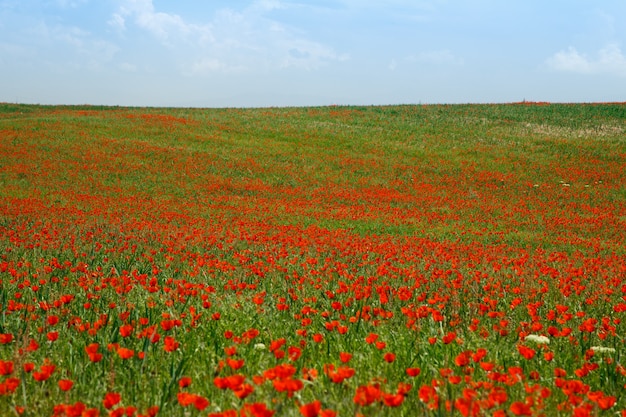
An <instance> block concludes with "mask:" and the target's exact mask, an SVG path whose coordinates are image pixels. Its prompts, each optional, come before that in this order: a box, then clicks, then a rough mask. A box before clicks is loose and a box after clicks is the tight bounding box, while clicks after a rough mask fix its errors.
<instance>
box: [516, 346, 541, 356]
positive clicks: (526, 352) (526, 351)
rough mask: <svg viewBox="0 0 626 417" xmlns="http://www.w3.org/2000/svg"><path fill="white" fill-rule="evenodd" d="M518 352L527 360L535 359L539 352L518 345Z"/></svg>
mask: <svg viewBox="0 0 626 417" xmlns="http://www.w3.org/2000/svg"><path fill="white" fill-rule="evenodd" d="M517 351H518V352H519V353H520V355H522V356H523V357H524V358H525V359H532V358H534V357H535V354H536V353H537V351H535V350H534V349H531V348H529V347H527V346H524V345H517Z"/></svg>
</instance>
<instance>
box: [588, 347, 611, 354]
mask: <svg viewBox="0 0 626 417" xmlns="http://www.w3.org/2000/svg"><path fill="white" fill-rule="evenodd" d="M591 350H593V351H594V352H596V353H615V349H613V348H610V347H605V346H592V347H591Z"/></svg>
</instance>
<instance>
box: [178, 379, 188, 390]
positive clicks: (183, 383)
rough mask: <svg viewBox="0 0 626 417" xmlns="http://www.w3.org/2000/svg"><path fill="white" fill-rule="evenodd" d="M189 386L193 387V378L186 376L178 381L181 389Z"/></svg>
mask: <svg viewBox="0 0 626 417" xmlns="http://www.w3.org/2000/svg"><path fill="white" fill-rule="evenodd" d="M189 385H191V378H190V377H188V376H184V377H182V378H181V379H180V380H179V381H178V386H179V387H181V388H186V387H188V386H189Z"/></svg>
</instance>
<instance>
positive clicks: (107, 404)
mask: <svg viewBox="0 0 626 417" xmlns="http://www.w3.org/2000/svg"><path fill="white" fill-rule="evenodd" d="M121 400H122V396H121V395H120V394H118V393H117V392H107V393H106V395H105V396H104V399H103V400H102V405H103V406H104V408H106V409H111V408H113V407H114V406H115V405H116V404H118V403H119V402H120V401H121Z"/></svg>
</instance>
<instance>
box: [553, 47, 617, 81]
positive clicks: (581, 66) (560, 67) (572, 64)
mask: <svg viewBox="0 0 626 417" xmlns="http://www.w3.org/2000/svg"><path fill="white" fill-rule="evenodd" d="M546 64H547V66H548V67H549V68H551V69H553V70H555V71H564V72H575V73H579V74H613V75H619V76H626V57H625V56H624V54H623V53H622V51H621V49H620V47H619V46H618V45H616V44H610V45H608V46H606V47H604V48H602V49H600V50H599V51H598V53H597V56H596V57H595V58H590V57H589V56H587V55H585V54H581V53H580V52H578V51H577V50H576V49H575V48H573V47H569V48H568V49H567V50H564V51H559V52H557V53H556V54H554V55H553V56H552V57H550V58H548V59H547V60H546Z"/></svg>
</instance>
